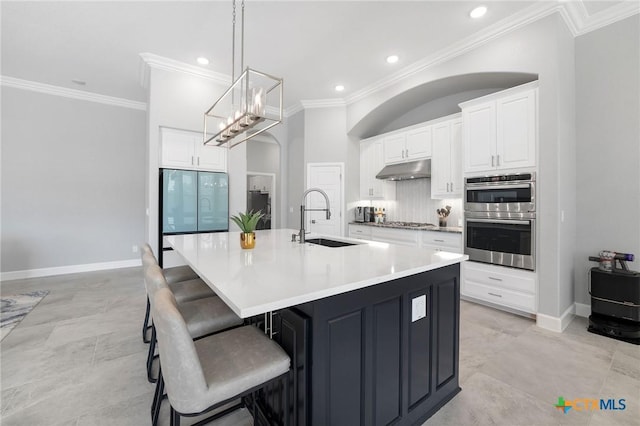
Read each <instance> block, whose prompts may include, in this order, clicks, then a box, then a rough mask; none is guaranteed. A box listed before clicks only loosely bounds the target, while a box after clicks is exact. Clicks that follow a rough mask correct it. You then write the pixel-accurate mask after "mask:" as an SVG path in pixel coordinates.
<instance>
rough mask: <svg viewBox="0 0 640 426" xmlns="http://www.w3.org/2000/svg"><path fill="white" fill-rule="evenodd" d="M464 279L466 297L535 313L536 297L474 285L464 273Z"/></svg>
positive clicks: (478, 284)
mask: <svg viewBox="0 0 640 426" xmlns="http://www.w3.org/2000/svg"><path fill="white" fill-rule="evenodd" d="M464 279H465V282H464V293H465V294H466V295H468V296H471V297H475V298H478V299H482V300H486V301H487V302H492V303H496V304H498V305H504V306H508V307H512V308H515V309H519V310H522V311H525V312H529V313H535V311H536V297H535V295H533V294H528V293H521V292H518V291H511V290H507V289H504V288H500V287H494V286H489V285H484V284H480V283H476V282H473V281H470V280H469V277H468V276H467V275H466V272H465V277H464Z"/></svg>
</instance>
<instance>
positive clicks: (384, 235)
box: [371, 228, 420, 247]
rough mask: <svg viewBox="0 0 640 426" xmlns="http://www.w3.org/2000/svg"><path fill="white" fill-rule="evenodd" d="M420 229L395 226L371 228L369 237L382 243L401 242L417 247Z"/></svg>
mask: <svg viewBox="0 0 640 426" xmlns="http://www.w3.org/2000/svg"><path fill="white" fill-rule="evenodd" d="M418 232H420V231H412V230H410V229H397V228H372V229H371V239H372V240H373V241H380V242H383V243H391V244H402V245H405V246H412V247H418V241H419V236H420V235H419V234H418Z"/></svg>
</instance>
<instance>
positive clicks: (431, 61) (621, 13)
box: [345, 0, 640, 104]
mask: <svg viewBox="0 0 640 426" xmlns="http://www.w3.org/2000/svg"><path fill="white" fill-rule="evenodd" d="M583 1H584V0H578V1H564V2H558V3H555V2H540V3H535V4H533V5H531V6H529V7H528V8H526V9H523V10H521V11H520V12H518V13H516V14H514V15H511V16H509V17H507V18H504V19H502V20H500V21H498V22H496V23H495V24H494V25H492V26H491V27H488V28H485V29H483V30H481V31H478V32H477V33H475V34H472V35H471V36H469V37H466V38H464V39H462V40H460V41H458V42H456V43H454V44H452V45H450V46H447V47H446V48H444V49H441V50H439V51H438V52H436V53H434V54H432V55H430V56H428V57H426V58H424V59H422V60H420V61H418V62H415V63H413V64H412V65H409V66H407V67H405V68H403V69H401V70H399V71H398V72H396V73H394V74H391V75H390V76H388V77H385V78H383V79H381V80H378V81H377V82H375V83H373V84H371V85H369V86H367V87H365V88H363V89H361V90H358V91H356V92H354V93H352V94H351V95H349V96H347V97H346V98H345V101H346V103H347V104H352V103H354V102H357V101H359V100H361V99H364V98H366V97H367V96H371V95H373V94H374V93H376V92H379V91H381V90H383V89H385V88H387V87H390V86H393V85H394V84H396V83H398V82H400V81H402V80H404V79H406V78H409V77H411V76H413V75H415V74H418V73H420V72H422V71H424V70H426V69H428V68H430V67H433V66H436V65H438V64H440V63H443V62H446V61H449V60H451V59H453V58H455V57H457V56H460V55H462V54H464V53H466V52H468V51H471V50H473V49H476V48H478V47H480V46H482V45H483V44H486V43H488V42H490V41H491V40H494V39H496V38H499V37H502V36H504V35H505V34H507V33H509V32H511V31H514V30H517V29H519V28H523V27H525V26H527V25H529V24H531V23H533V22H535V21H538V20H540V19H542V18H545V17H547V16H549V15H552V14H553V13H556V12H557V13H559V14H560V16H561V17H562V19H563V20H564V22H565V24H566V25H567V28H568V29H569V31H570V32H571V34H572V35H573V36H574V37H576V36H579V35H582V34H586V33H588V32H590V31H593V30H596V29H598V28H601V27H604V26H606V25H610V24H613V23H614V22H617V21H620V20H622V19H625V18H628V17H630V16H632V15H634V14H637V13H639V12H640V2H639V1H638V0H629V1H625V2H623V3H620V4H617V5H615V6H611V7H609V8H607V9H604V10H603V11H601V12H599V13H596V14H594V15H591V16H590V15H589V14H588V12H587V9H586V7H585V6H584V3H583Z"/></svg>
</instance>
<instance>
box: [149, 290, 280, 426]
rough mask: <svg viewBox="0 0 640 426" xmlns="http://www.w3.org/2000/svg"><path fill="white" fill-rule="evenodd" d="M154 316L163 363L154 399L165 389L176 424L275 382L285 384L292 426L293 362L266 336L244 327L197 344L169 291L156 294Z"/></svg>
mask: <svg viewBox="0 0 640 426" xmlns="http://www.w3.org/2000/svg"><path fill="white" fill-rule="evenodd" d="M152 313H153V317H154V324H155V328H156V334H157V339H158V345H159V352H160V364H161V376H160V378H159V380H158V389H157V390H156V399H157V398H158V397H159V396H161V395H162V394H163V392H164V387H165V385H166V391H167V396H168V398H169V402H170V404H171V424H172V425H174V426H179V423H180V417H181V416H183V415H185V416H192V415H198V414H202V413H204V412H207V411H209V410H212V409H214V408H217V407H220V406H222V405H223V404H226V403H227V402H230V401H232V400H234V399H237V398H239V397H241V396H244V395H248V394H249V393H251V392H254V391H255V390H257V389H259V388H261V387H262V386H264V385H266V384H268V383H275V382H276V381H283V382H284V395H285V398H284V403H285V407H284V410H283V412H284V413H285V415H284V418H285V424H286V423H287V422H288V417H289V416H288V410H289V398H288V397H289V389H288V381H289V378H288V373H289V366H290V359H289V357H288V356H287V354H286V353H285V352H284V350H283V349H282V348H281V347H280V346H278V345H277V344H276V343H275V342H274V341H272V340H270V339H269V338H268V337H266V336H265V335H264V333H263V332H261V331H260V330H259V329H257V328H256V327H253V326H243V327H239V328H234V329H232V330H228V331H224V332H222V333H218V334H214V335H211V336H207V337H204V338H202V339H199V340H195V341H194V340H193V339H192V338H191V335H190V333H189V329H188V326H187V324H186V322H185V320H184V318H183V317H182V315H181V313H180V309H179V307H178V305H177V303H176V302H175V299H174V298H173V297H172V296H171V292H170V291H169V290H168V289H166V288H163V289H159V290H158V291H157V292H156V294H155V296H154V301H153V303H152ZM158 405H159V404H158ZM156 408H159V407H158V406H156ZM225 411H226V410H225ZM155 415H157V410H156V412H155ZM152 416H153V413H152ZM155 420H156V418H154V422H155Z"/></svg>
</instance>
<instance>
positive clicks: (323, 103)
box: [300, 98, 347, 109]
mask: <svg viewBox="0 0 640 426" xmlns="http://www.w3.org/2000/svg"><path fill="white" fill-rule="evenodd" d="M300 104H301V105H302V108H304V109H312V108H336V107H343V106H346V105H347V103H346V102H345V101H344V99H342V98H331V99H311V100H300Z"/></svg>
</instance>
